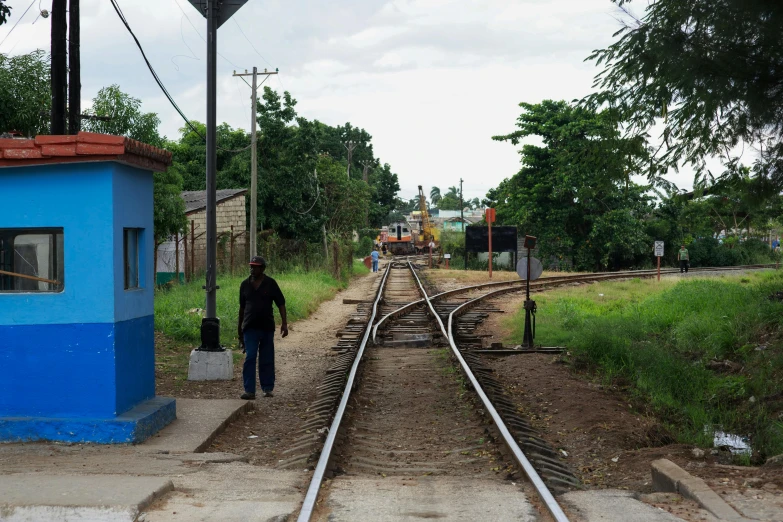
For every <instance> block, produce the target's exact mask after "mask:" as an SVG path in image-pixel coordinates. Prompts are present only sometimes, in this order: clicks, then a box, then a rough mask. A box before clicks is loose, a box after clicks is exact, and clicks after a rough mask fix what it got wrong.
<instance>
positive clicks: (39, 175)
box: [0, 163, 152, 349]
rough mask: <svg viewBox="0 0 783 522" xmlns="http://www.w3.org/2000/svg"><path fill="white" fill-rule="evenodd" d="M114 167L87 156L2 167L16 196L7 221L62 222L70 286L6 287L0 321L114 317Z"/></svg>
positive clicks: (6, 204)
mask: <svg viewBox="0 0 783 522" xmlns="http://www.w3.org/2000/svg"><path fill="white" fill-rule="evenodd" d="M114 167H115V164H113V163H80V164H63V165H44V166H34V167H17V168H5V169H0V187H2V193H3V194H4V195H5V194H10V195H12V196H8V197H6V196H4V197H3V202H2V204H1V205H0V227H1V228H17V227H62V228H63V242H64V247H65V248H64V249H65V252H64V266H65V288H64V289H63V292H61V293H56V294H55V293H0V325H8V324H19V325H23V324H71V323H111V322H114V305H113V299H112V297H111V295H110V294H107V292H111V289H113V288H114V271H113V270H112V269H111V267H112V266H113V263H114V255H113V250H112V249H113V229H112V218H113V210H112V195H113V190H112V173H113V169H114ZM147 176H149V177H150V179H151V178H152V174H151V173H147ZM150 219H151V218H150ZM1 342H2V337H0V343H1ZM0 349H2V347H1V346H0Z"/></svg>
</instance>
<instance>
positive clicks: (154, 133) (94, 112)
mask: <svg viewBox="0 0 783 522" xmlns="http://www.w3.org/2000/svg"><path fill="white" fill-rule="evenodd" d="M86 113H87V114H88V115H91V116H99V117H104V118H108V120H98V119H87V120H85V121H84V123H83V124H82V128H83V130H85V131H88V132H98V133H101V134H112V135H114V136H127V137H128V138H132V139H134V140H138V141H140V142H142V143H148V144H150V145H154V146H156V147H160V146H162V145H163V143H164V140H165V138H161V137H160V134H158V126H159V125H160V118H159V117H158V115H157V114H155V113H154V112H141V100H139V99H138V98H134V97H132V96H129V95H128V94H126V93H124V92H122V91H121V90H120V86H119V85H116V84H115V85H110V86H109V87H104V88H102V89H101V90H99V91H98V94H96V95H95V98H93V100H92V107H90V108H89V109H88V110H87V111H86Z"/></svg>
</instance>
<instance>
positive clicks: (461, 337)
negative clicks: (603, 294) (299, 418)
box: [279, 259, 771, 521]
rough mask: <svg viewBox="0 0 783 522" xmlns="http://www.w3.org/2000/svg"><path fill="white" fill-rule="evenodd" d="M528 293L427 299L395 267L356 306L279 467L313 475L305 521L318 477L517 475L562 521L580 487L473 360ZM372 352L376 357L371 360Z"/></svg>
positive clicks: (412, 268)
mask: <svg viewBox="0 0 783 522" xmlns="http://www.w3.org/2000/svg"><path fill="white" fill-rule="evenodd" d="M770 267H771V266H770V265H751V266H744V267H729V268H708V269H692V271H694V272H697V271H705V272H706V271H724V270H725V271H731V270H738V269H758V268H770ZM674 272H676V270H674V269H669V270H662V271H661V273H662V274H668V273H674ZM656 273H657V272H656V271H655V270H645V271H626V272H613V273H604V274H590V275H584V274H581V275H564V276H552V277H546V278H541V279H539V280H537V281H535V282H532V283H531V290H532V291H541V290H544V289H547V288H550V287H554V286H560V285H565V284H573V283H584V282H591V281H605V280H615V279H627V278H635V277H654V276H655V275H656ZM522 288H523V286H522V285H521V284H520V282H519V281H505V282H496V283H485V284H482V285H473V286H468V287H462V288H458V289H454V290H450V291H447V292H441V293H438V294H435V295H433V296H428V295H427V293H426V290H425V288H424V285H422V283H421V280H420V278H419V277H418V275H417V268H416V265H415V264H414V263H413V262H411V261H401V260H399V259H395V260H393V261H392V262H390V263H388V265H387V267H386V269H385V271H384V272H383V275H382V276H381V277H380V278H379V280H378V283H377V285H376V289H375V297H374V299H373V300H372V301H367V302H364V303H361V304H359V305H358V306H357V312H356V314H354V316H352V318H351V319H350V321H349V323H348V325H346V327H345V329H344V330H343V331H342V332H341V333H340V334H339V342H338V343H337V345H336V346H334V347H333V349H334V350H336V351H337V352H338V355H337V357H336V362H335V364H334V365H333V366H332V367H330V368H329V370H327V377H326V378H325V380H324V381H323V382H322V383H321V385H320V386H319V387H318V395H317V398H316V400H315V401H314V402H313V403H312V404H311V405H310V407H309V408H308V410H307V411H308V417H307V419H306V420H305V421H304V423H303V424H302V426H301V427H300V429H299V431H298V432H297V437H296V439H295V440H294V443H293V444H292V446H291V447H290V448H289V449H288V450H286V451H285V452H283V456H284V459H283V460H281V461H280V462H279V467H281V468H294V469H302V468H303V467H311V468H312V467H313V466H314V473H313V478H312V481H311V483H310V487H309V489H308V491H307V494H306V497H305V501H304V504H303V507H302V509H301V512H300V515H299V521H307V520H310V519H311V517H312V516H313V513H314V510H315V507H316V505H317V501H318V497H319V492H320V490H321V485H322V482H323V480H324V479H325V478H333V477H334V476H335V473H337V474H343V473H347V474H349V475H350V476H353V475H362V474H366V475H367V474H368V475H374V476H378V475H380V476H383V477H387V476H396V477H404V476H408V477H411V476H429V475H432V476H439V475H446V476H449V477H466V476H470V477H472V478H473V480H475V478H476V477H477V476H478V477H484V478H492V477H493V476H494V477H499V476H501V475H503V476H504V477H505V476H514V475H513V474H514V472H515V470H517V471H518V470H522V471H523V472H524V473H525V475H526V476H527V477H528V479H529V481H530V483H531V484H532V485H533V487H534V489H535V491H536V493H537V494H538V496H539V497H540V499H541V501H542V502H543V504H544V506H545V507H546V509H547V510H548V511H549V513H550V514H551V515H552V516H553V517H554V519H555V520H558V521H562V520H567V518H566V516H565V514H564V513H563V511H562V510H561V509H560V507H559V506H558V505H557V502H556V501H555V499H554V496H553V494H552V492H555V494H557V493H560V492H562V491H565V490H568V489H572V488H578V487H580V484H579V481H578V479H577V478H576V477H575V475H574V474H573V473H572V472H571V471H570V470H569V469H568V467H567V466H566V465H565V464H564V463H563V462H562V461H561V460H560V458H559V454H558V452H557V451H556V450H555V449H554V448H552V447H550V446H549V445H548V443H547V442H546V441H544V440H543V439H542V438H540V437H539V436H538V434H537V433H536V432H535V430H534V429H533V428H532V427H531V426H530V425H529V424H528V423H527V421H526V419H524V418H523V417H522V416H520V415H519V414H518V412H517V409H516V407H515V405H514V403H513V402H512V400H511V399H510V397H508V396H507V394H506V393H505V390H504V388H503V385H502V383H500V382H498V381H497V380H495V379H494V378H493V376H492V372H491V371H490V370H489V369H488V368H486V367H485V366H483V365H482V362H481V358H480V355H478V354H476V353H472V352H471V351H470V348H473V347H475V345H476V342H475V339H476V338H475V336H474V335H473V332H474V330H475V329H476V328H477V327H478V326H479V325H480V324H481V322H482V321H483V320H484V319H485V318H486V317H487V316H488V314H489V313H491V312H493V311H496V310H495V309H494V308H493V307H492V306H491V305H487V304H485V300H486V299H487V298H491V297H496V296H499V295H501V294H503V293H506V292H514V291H519V290H521V289H522ZM462 294H467V295H462ZM457 296H460V297H457ZM372 345H375V346H377V348H372V352H371V353H370V354H366V350H367V349H368V347H371V346H372ZM461 345H462V346H461ZM449 353H450V355H451V356H452V357H453V358H454V359H456V360H457V361H458V363H459V371H460V372H461V374H462V375H464V376H465V378H466V381H467V383H469V387H470V388H472V389H473V390H474V391H475V392H476V393H475V395H473V394H466V393H464V386H462V388H461V387H460V385H459V383H458V380H455V379H454V378H453V372H454V367H453V366H452V365H451V362H450V360H449V355H448V354H449ZM450 372H451V373H450ZM460 396H463V400H461V401H460V400H457V397H460ZM464 396H467V398H466V397H464ZM468 401H472V404H471V403H469V402H468ZM479 411H481V412H482V413H483V415H482V414H480V413H478V412H479ZM422 419H427V420H428V425H427V426H422V425H420V422H421V420H422ZM490 419H491V421H490ZM346 425H347V427H346ZM455 426H456V427H455ZM489 433H492V434H494V435H495V436H487V434H489ZM406 441H409V442H406ZM511 458H513V461H512V460H511ZM488 464H491V465H488ZM498 480H499V479H498Z"/></svg>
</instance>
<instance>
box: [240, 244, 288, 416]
mask: <svg viewBox="0 0 783 522" xmlns="http://www.w3.org/2000/svg"><path fill="white" fill-rule="evenodd" d="M264 270H266V261H264V258H263V257H259V256H255V257H253V259H251V260H250V277H248V278H247V279H245V280H244V281H242V284H241V285H240V286H239V324H238V331H237V333H238V335H239V342H240V343H241V344H242V347H243V351H244V352H245V363H244V365H243V366H242V382H243V384H244V387H245V393H243V394H242V397H241V398H242V399H245V400H249V401H252V400H254V399H255V398H256V359H258V379H259V381H260V382H261V391H263V392H264V397H272V390H273V389H274V387H275V343H274V338H275V316H274V314H273V312H272V302H274V303H275V304H276V305H277V309H278V310H280V318H281V319H282V322H283V324H282V325H281V326H280V333H281V334H282V335H283V337H286V336H287V335H288V322H287V320H286V311H285V297H283V292H281V291H280V287H279V286H278V285H277V281H275V280H274V279H272V278H271V277H269V276H267V275H264Z"/></svg>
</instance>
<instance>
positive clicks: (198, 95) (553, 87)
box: [0, 0, 618, 198]
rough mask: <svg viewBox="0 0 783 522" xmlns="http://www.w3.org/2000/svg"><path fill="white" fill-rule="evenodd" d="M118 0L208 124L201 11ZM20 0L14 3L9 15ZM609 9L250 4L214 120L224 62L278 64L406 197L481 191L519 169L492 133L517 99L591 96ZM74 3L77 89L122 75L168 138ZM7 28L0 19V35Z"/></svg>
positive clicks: (225, 98) (140, 75) (234, 83)
mask: <svg viewBox="0 0 783 522" xmlns="http://www.w3.org/2000/svg"><path fill="white" fill-rule="evenodd" d="M118 2H119V4H120V6H121V7H122V9H123V11H124V12H125V15H126V17H127V18H128V21H129V23H130V25H131V27H132V28H133V30H134V31H135V33H136V35H137V37H138V38H139V40H140V41H141V43H142V45H143V47H144V49H145V51H146V52H147V55H148V57H149V59H150V62H151V63H152V64H153V66H154V67H155V69H156V70H157V72H158V74H159V76H160V77H161V78H162V80H163V82H164V84H165V85H166V87H167V88H168V90H169V91H170V92H171V94H172V95H173V96H174V98H175V100H176V101H177V103H178V104H179V105H180V107H182V109H183V111H185V113H186V114H187V115H188V117H189V118H193V119H198V120H201V121H204V115H205V113H206V110H205V109H206V107H205V91H206V89H205V86H206V79H205V68H206V59H205V57H206V54H205V52H206V44H205V42H204V41H203V37H204V36H205V34H206V23H205V20H204V18H203V17H202V16H201V15H200V14H199V13H197V12H196V10H195V9H193V7H192V6H191V5H190V3H189V2H188V1H187V0H157V1H154V2H153V1H150V0H134V1H131V0H118ZM28 4H29V0H11V1H10V5H11V6H13V7H14V11H13V12H14V16H16V15H18V14H20V13H21V12H22V11H24V9H25V8H26V7H27V5H28ZM612 6H613V4H612V3H611V2H610V1H609V0H558V1H556V2H552V1H551V0H525V1H521V0H516V1H515V0H389V1H383V0H334V1H332V2H323V1H322V0H286V1H284V0H250V1H249V2H248V3H247V4H246V5H245V6H244V7H242V8H241V9H240V10H239V11H238V12H237V14H236V15H235V16H234V18H233V19H231V20H229V21H228V22H226V23H225V24H224V25H223V27H221V29H220V30H219V32H218V51H219V53H220V54H221V57H219V58H218V62H217V74H218V86H217V94H218V120H219V121H225V122H227V123H228V124H230V125H231V126H233V127H239V128H245V129H247V128H248V127H249V122H250V117H251V116H250V100H249V98H250V89H249V88H248V86H247V85H246V84H245V83H243V82H242V80H240V79H238V78H234V77H233V76H232V73H233V71H234V70H242V71H244V69H251V68H252V67H253V66H257V67H259V68H261V69H263V68H265V67H266V68H270V69H273V68H275V67H279V68H280V75H279V76H278V77H271V78H269V79H268V80H266V83H265V84H264V85H269V86H271V87H273V88H275V89H277V90H289V91H290V92H291V93H292V95H293V96H294V97H295V98H296V99H297V100H298V102H299V104H298V105H297V110H298V111H299V113H300V114H301V115H303V116H305V117H307V118H310V119H319V120H321V121H323V122H326V123H329V124H332V125H339V124H342V123H345V122H351V123H352V124H354V125H357V126H360V127H364V128H365V129H367V131H368V132H370V133H371V134H372V135H373V142H374V149H375V151H376V154H378V156H379V157H380V158H381V160H382V161H384V162H388V163H390V164H391V165H392V168H393V170H394V171H395V172H397V173H398V174H399V176H400V184H401V186H402V188H403V190H402V195H403V196H404V197H411V196H412V195H413V194H415V193H416V187H417V185H418V184H420V183H421V184H424V185H425V189H426V190H427V191H428V190H429V187H430V186H432V185H436V186H440V187H441V188H443V187H448V186H451V185H456V184H458V183H459V179H460V178H463V179H464V180H465V183H464V187H465V196H466V198H473V197H483V196H484V194H485V193H486V191H487V190H488V189H489V188H492V187H494V186H496V185H497V184H498V183H499V182H500V181H501V180H502V179H503V178H506V177H509V176H512V175H513V174H514V173H515V172H517V170H518V169H519V155H518V153H517V151H516V149H515V147H513V146H511V145H509V144H506V143H497V142H493V141H492V140H491V136H492V135H495V134H501V133H505V132H509V131H511V130H513V128H514V122H515V120H516V118H517V116H518V115H519V107H518V104H519V102H522V101H526V102H533V103H535V102H538V101H541V100H542V99H545V98H551V99H566V100H571V99H574V98H578V97H581V96H583V95H585V94H587V93H588V92H589V91H590V89H591V85H592V78H593V75H594V74H595V73H596V72H597V70H596V69H595V67H594V66H593V64H591V63H584V62H583V60H584V58H585V57H586V56H587V55H588V54H590V52H591V51H592V50H593V49H595V48H599V47H602V46H605V45H607V44H608V43H610V42H611V35H612V33H613V32H614V31H615V30H616V29H617V28H618V25H617V22H616V21H615V20H614V18H613V8H612ZM81 7H82V22H81V26H82V75H83V76H82V86H83V87H82V89H83V98H85V99H90V98H91V97H92V96H94V95H95V93H96V92H97V91H98V89H100V88H101V87H103V86H106V85H110V84H113V83H116V84H119V85H120V86H121V88H122V89H123V90H125V91H126V92H128V93H129V94H131V95H132V96H135V97H137V98H140V99H141V100H142V102H143V109H144V110H147V111H155V112H157V113H158V114H159V115H160V117H161V119H162V132H163V133H164V134H166V135H168V136H169V137H176V136H177V135H178V130H179V128H180V127H182V125H183V121H182V119H181V118H180V116H179V115H178V114H177V113H176V111H174V109H173V108H172V107H171V105H170V104H169V103H168V101H167V100H166V99H165V97H164V96H163V95H162V93H161V92H160V89H159V88H158V86H157V85H156V84H155V82H154V81H153V79H152V77H151V75H150V73H149V72H148V71H147V68H146V65H145V64H144V61H143V60H142V58H141V55H140V54H139V52H138V49H136V46H135V43H134V42H133V40H132V38H131V37H130V35H129V34H128V33H127V31H126V30H125V28H124V26H123V25H122V24H121V23H120V21H119V19H118V18H117V16H116V14H115V13H114V11H113V9H112V8H111V6H110V4H109V3H108V2H106V1H105V0H82V3H81ZM33 10H34V9H31V11H33ZM34 18H35V17H34V16H33V15H32V14H28V16H27V17H26V18H25V20H24V21H23V22H22V23H20V24H19V27H17V29H16V30H15V32H14V34H13V35H12V36H11V37H10V38H9V39H8V41H7V42H6V43H5V44H4V46H3V47H2V48H0V52H8V51H9V50H10V49H11V48H13V49H14V50H13V53H14V54H18V53H22V52H28V51H30V50H33V49H36V48H39V47H40V48H44V49H48V47H49V28H50V21H51V18H50V19H48V20H42V19H39V20H37V21H36V23H35V25H32V24H31V22H32V21H33V19H34ZM12 20H13V19H12ZM191 24H192V25H191ZM9 25H10V24H9ZM194 26H195V28H194ZM8 30H9V26H3V27H0V40H2V38H3V37H4V36H5V34H6V32H7V31H8ZM243 32H244V34H243ZM254 47H255V49H256V50H254ZM191 51H192V52H191ZM194 55H195V57H194Z"/></svg>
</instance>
